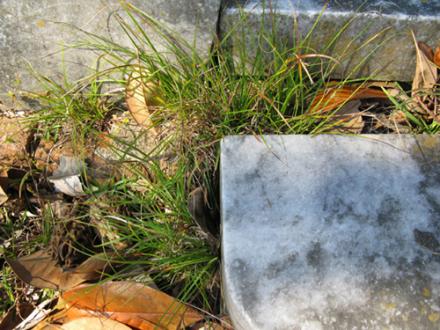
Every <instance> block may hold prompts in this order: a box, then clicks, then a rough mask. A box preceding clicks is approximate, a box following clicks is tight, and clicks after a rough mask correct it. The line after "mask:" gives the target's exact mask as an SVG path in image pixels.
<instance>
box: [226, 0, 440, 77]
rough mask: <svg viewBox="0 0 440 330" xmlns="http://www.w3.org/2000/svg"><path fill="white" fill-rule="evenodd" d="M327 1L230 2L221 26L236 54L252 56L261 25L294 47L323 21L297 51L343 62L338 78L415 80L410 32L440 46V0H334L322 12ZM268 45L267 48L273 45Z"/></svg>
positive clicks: (250, 0)
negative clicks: (324, 55) (230, 38)
mask: <svg viewBox="0 0 440 330" xmlns="http://www.w3.org/2000/svg"><path fill="white" fill-rule="evenodd" d="M326 2H327V1H324V0H230V1H228V6H226V8H225V10H224V11H223V14H222V21H221V30H222V33H223V34H224V35H227V34H232V36H233V38H232V39H233V41H232V48H233V49H234V52H235V53H236V54H237V53H238V52H239V50H241V49H242V48H244V49H246V51H247V52H248V53H250V54H252V53H255V52H256V51H255V49H256V45H261V44H262V41H261V40H259V39H258V35H259V34H260V32H259V31H260V30H261V28H262V29H263V30H265V31H266V32H267V34H269V35H272V30H274V31H276V32H275V38H274V39H275V40H274V43H282V44H285V45H287V47H292V46H293V44H294V40H297V39H298V40H301V39H305V36H306V35H307V34H308V33H309V31H310V30H312V27H313V26H314V24H315V22H318V23H317V24H316V26H315V27H314V29H313V31H314V32H313V33H312V34H311V35H310V36H309V39H308V41H307V42H305V43H304V44H303V45H302V47H301V48H300V50H299V51H298V52H301V53H312V54H313V53H325V54H327V55H331V56H333V57H334V58H335V59H337V60H339V62H340V64H339V65H337V66H336V67H335V69H334V71H333V73H332V75H333V77H335V78H346V77H348V76H350V77H366V76H368V77H369V76H372V77H374V79H377V80H398V81H411V80H412V79H413V75H414V71H415V47H414V40H413V37H412V34H411V31H414V34H415V36H416V38H417V40H419V41H424V42H426V43H428V44H430V45H431V46H432V47H436V46H438V45H439V42H440V18H439V16H440V2H439V1H435V0H426V1H424V0H387V1H382V0H370V1H365V0H330V1H328V2H329V5H328V8H327V9H326V10H324V11H323V8H324V4H325V3H326ZM321 14H322V15H321ZM350 20H351V23H350V24H348V25H346V24H347V22H348V21H350ZM239 22H242V23H239ZM295 22H297V25H295ZM274 26H275V27H274ZM338 33H340V36H339V37H338V38H337V40H336V41H335V42H334V43H333V44H331V41H332V40H333V39H334V38H335V36H336V35H337V34H338ZM299 36H301V37H300V38H299ZM243 45H245V47H243ZM296 45H298V42H296ZM266 48H267V49H266V52H267V51H270V48H271V47H270V46H268V45H266ZM330 64H332V63H330Z"/></svg>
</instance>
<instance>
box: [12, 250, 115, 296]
mask: <svg viewBox="0 0 440 330" xmlns="http://www.w3.org/2000/svg"><path fill="white" fill-rule="evenodd" d="M6 261H7V263H8V264H9V265H10V266H11V268H12V270H13V271H14V272H15V274H17V276H18V277H19V278H20V279H21V280H22V281H23V282H26V283H28V284H30V285H32V286H35V287H37V288H49V289H57V290H68V289H71V288H73V287H75V286H77V285H79V284H81V283H84V282H87V281H92V280H97V279H99V278H100V277H101V276H102V272H104V271H105V269H106V268H108V267H109V266H110V265H109V261H108V260H106V257H105V255H104V254H98V255H96V256H93V257H90V258H89V259H87V260H86V261H84V262H83V263H82V264H81V265H79V266H78V267H76V268H75V269H72V270H68V271H64V270H63V269H62V268H61V266H59V265H58V264H57V263H56V261H55V260H54V259H53V258H52V257H51V256H50V254H49V253H48V252H46V251H38V252H35V253H33V254H31V255H29V256H26V257H22V258H18V259H16V260H11V259H9V258H6Z"/></svg>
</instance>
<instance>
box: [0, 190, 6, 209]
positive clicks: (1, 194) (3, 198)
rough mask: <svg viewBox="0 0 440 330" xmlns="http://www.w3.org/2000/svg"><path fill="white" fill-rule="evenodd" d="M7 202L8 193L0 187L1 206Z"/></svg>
mask: <svg viewBox="0 0 440 330" xmlns="http://www.w3.org/2000/svg"><path fill="white" fill-rule="evenodd" d="M7 200H8V195H6V193H5V192H4V190H3V189H2V187H1V186H0V205H2V204H4V203H6V201H7Z"/></svg>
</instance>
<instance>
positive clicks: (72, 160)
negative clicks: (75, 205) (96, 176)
mask: <svg viewBox="0 0 440 330" xmlns="http://www.w3.org/2000/svg"><path fill="white" fill-rule="evenodd" d="M85 167H86V165H85V164H84V162H83V161H82V160H80V159H78V158H76V157H68V156H61V158H60V166H58V168H57V169H56V170H55V172H54V175H53V176H51V177H49V178H48V180H49V181H50V182H52V183H53V184H54V186H55V190H57V191H59V192H62V193H63V194H66V195H68V196H72V197H77V196H83V195H84V190H83V187H82V183H81V180H80V175H81V172H82V171H83V170H84V169H85Z"/></svg>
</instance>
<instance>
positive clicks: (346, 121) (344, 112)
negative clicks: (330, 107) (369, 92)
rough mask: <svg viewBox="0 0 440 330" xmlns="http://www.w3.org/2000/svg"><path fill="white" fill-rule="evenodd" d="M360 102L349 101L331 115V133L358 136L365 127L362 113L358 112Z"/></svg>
mask: <svg viewBox="0 0 440 330" xmlns="http://www.w3.org/2000/svg"><path fill="white" fill-rule="evenodd" d="M360 105H361V102H360V101H359V100H356V101H350V102H347V103H346V104H344V105H343V106H342V107H341V108H339V109H338V110H337V111H336V112H335V113H333V115H332V117H331V118H330V122H331V123H334V126H332V127H331V129H332V131H336V132H340V133H353V134H359V133H361V132H362V129H363V128H364V126H365V122H364V120H363V118H362V112H361V111H359V107H360Z"/></svg>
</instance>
